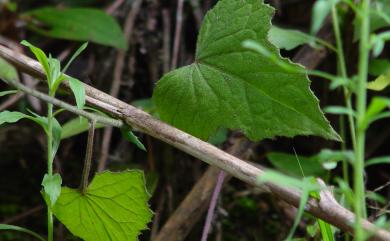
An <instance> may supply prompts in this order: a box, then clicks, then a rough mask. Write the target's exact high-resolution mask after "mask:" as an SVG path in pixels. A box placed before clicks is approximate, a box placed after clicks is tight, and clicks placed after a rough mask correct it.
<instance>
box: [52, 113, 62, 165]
mask: <svg viewBox="0 0 390 241" xmlns="http://www.w3.org/2000/svg"><path fill="white" fill-rule="evenodd" d="M61 132H62V127H61V125H60V123H59V122H58V121H57V119H56V118H54V117H53V154H52V157H54V156H55V155H56V153H57V150H58V148H59V146H60V142H61Z"/></svg>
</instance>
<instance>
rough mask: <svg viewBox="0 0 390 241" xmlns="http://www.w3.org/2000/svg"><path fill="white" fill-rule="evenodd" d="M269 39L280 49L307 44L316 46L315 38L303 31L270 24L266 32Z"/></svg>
mask: <svg viewBox="0 0 390 241" xmlns="http://www.w3.org/2000/svg"><path fill="white" fill-rule="evenodd" d="M268 37H269V41H270V42H271V43H272V44H274V45H275V46H276V47H278V48H280V49H286V50H292V49H295V48H296V47H298V46H300V45H303V44H309V45H311V46H314V47H315V46H316V38H315V37H314V36H311V35H309V34H306V33H304V32H301V31H298V30H291V29H283V28H279V27H276V26H272V27H271V28H270V30H269V33H268Z"/></svg>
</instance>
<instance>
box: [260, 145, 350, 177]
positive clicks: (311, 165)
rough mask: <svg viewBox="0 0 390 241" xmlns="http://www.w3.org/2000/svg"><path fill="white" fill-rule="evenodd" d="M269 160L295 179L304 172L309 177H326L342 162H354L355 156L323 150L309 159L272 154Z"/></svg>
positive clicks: (346, 152) (278, 153)
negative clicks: (328, 172) (328, 171)
mask: <svg viewBox="0 0 390 241" xmlns="http://www.w3.org/2000/svg"><path fill="white" fill-rule="evenodd" d="M267 158H268V160H269V161H270V162H271V163H272V165H273V166H274V167H276V168H277V169H279V170H281V171H283V172H284V173H286V174H289V175H292V176H295V177H301V176H302V171H303V172H304V173H305V175H308V176H319V177H325V175H326V174H327V170H330V169H334V168H336V166H337V163H338V162H340V161H344V160H347V161H350V162H352V161H353V160H354V155H353V152H351V151H335V150H329V149H323V150H322V151H321V152H319V153H318V154H316V155H313V156H309V157H306V156H297V155H292V154H286V153H280V152H270V153H268V154H267ZM298 161H299V163H298ZM301 168H302V170H301Z"/></svg>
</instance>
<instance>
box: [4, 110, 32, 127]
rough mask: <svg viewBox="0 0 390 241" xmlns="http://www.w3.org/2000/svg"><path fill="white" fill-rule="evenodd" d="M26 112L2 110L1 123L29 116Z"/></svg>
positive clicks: (12, 121) (16, 120) (13, 121)
mask: <svg viewBox="0 0 390 241" xmlns="http://www.w3.org/2000/svg"><path fill="white" fill-rule="evenodd" d="M27 117H28V116H27V115H26V114H23V113H21V112H17V111H8V110H6V111H2V112H0V125H2V124H4V123H15V122H18V121H19V120H20V119H23V118H27Z"/></svg>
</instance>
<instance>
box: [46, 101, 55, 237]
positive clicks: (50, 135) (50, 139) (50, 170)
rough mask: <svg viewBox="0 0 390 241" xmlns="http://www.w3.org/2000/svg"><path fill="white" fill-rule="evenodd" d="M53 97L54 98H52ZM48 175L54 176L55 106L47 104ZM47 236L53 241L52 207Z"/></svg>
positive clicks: (48, 208) (49, 208) (48, 209)
mask: <svg viewBox="0 0 390 241" xmlns="http://www.w3.org/2000/svg"><path fill="white" fill-rule="evenodd" d="M52 97H53V96H52ZM47 130H48V131H47V132H48V133H47V173H48V174H49V175H50V176H51V175H53V159H54V157H53V104H47ZM47 234H48V235H47V236H48V238H47V239H48V241H53V213H52V211H51V207H49V206H48V207H47Z"/></svg>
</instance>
